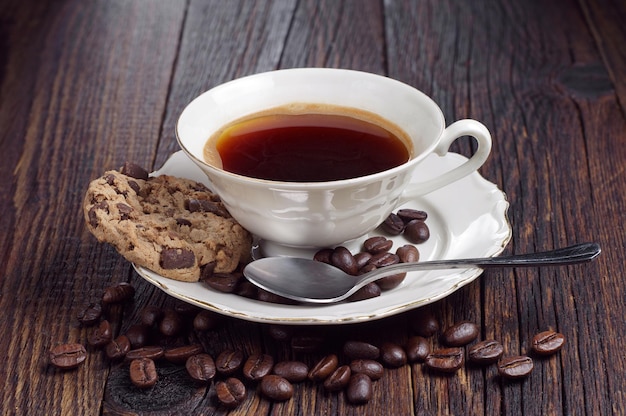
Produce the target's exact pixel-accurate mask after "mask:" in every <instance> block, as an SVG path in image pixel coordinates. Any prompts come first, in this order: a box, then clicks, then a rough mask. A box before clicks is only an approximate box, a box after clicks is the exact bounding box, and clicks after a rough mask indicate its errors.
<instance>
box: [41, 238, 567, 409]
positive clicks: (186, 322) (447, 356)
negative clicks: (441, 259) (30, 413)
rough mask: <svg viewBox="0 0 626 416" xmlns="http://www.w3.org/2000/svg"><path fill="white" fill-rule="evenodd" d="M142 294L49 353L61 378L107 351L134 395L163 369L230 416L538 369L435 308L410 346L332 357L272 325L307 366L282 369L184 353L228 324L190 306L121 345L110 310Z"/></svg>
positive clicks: (128, 295)
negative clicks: (416, 380)
mask: <svg viewBox="0 0 626 416" xmlns="http://www.w3.org/2000/svg"><path fill="white" fill-rule="evenodd" d="M376 241H377V243H378V242H379V241H380V240H376ZM134 293H135V290H134V288H133V287H132V286H131V285H129V284H126V283H121V284H118V285H115V286H111V287H109V288H107V289H106V290H105V292H104V294H103V296H102V299H101V302H99V303H97V302H94V303H91V304H89V305H87V306H86V307H85V309H84V310H82V311H81V312H80V313H79V314H78V319H79V321H80V323H81V324H82V325H83V326H85V327H87V332H88V333H87V337H86V338H87V346H85V345H83V344H81V343H68V344H60V345H56V346H54V347H52V348H51V349H50V352H49V362H50V364H51V365H52V366H54V367H56V368H58V369H61V370H71V369H75V368H77V367H79V366H80V365H81V364H82V363H83V362H84V361H85V359H86V358H87V355H88V350H102V351H104V355H105V357H106V358H107V359H108V360H110V361H111V362H117V363H120V364H121V365H123V366H127V368H128V377H129V379H130V381H131V383H132V384H133V385H134V386H136V387H137V388H140V389H149V388H152V387H154V386H155V385H157V383H159V366H160V365H161V364H160V363H161V362H167V363H169V364H168V365H175V366H180V367H181V368H184V369H185V370H186V372H187V374H188V376H189V378H190V380H194V381H195V382H196V383H203V384H206V385H210V383H213V388H214V390H215V394H216V397H217V400H218V401H219V403H220V404H221V405H222V406H224V407H225V408H234V407H236V406H239V405H240V404H241V403H242V402H243V401H244V400H245V399H246V397H247V391H248V390H249V389H252V390H254V391H256V392H258V393H259V394H260V395H262V396H263V397H265V398H267V399H268V400H271V401H277V402H278V401H285V400H289V399H290V398H291V397H292V396H293V395H294V384H296V383H308V384H312V385H313V386H316V385H321V386H323V389H324V390H325V391H326V392H328V393H330V394H336V393H338V392H343V393H344V397H345V398H346V400H347V401H348V402H349V403H350V404H353V405H362V404H365V403H367V402H368V401H370V400H371V398H372V396H373V395H374V389H375V384H376V382H377V380H379V379H380V378H382V377H383V375H384V372H385V371H392V370H393V369H396V368H400V367H403V366H405V365H422V366H424V367H425V369H427V372H433V373H448V374H450V373H455V372H457V371H458V370H459V369H461V368H463V366H464V365H465V363H466V361H468V362H470V363H471V364H472V365H471V366H470V367H468V368H469V369H471V368H472V367H476V366H485V365H496V366H497V369H498V374H499V376H500V377H501V378H502V379H503V380H504V379H506V380H516V379H522V378H524V377H526V376H528V375H529V374H530V372H531V371H532V370H533V366H534V364H533V359H532V358H531V357H530V355H505V354H504V353H505V349H504V347H503V345H502V344H501V343H500V342H498V341H496V340H480V341H478V337H479V333H480V331H479V328H478V327H477V325H476V324H474V323H472V322H469V321H461V322H457V323H455V324H454V325H452V326H450V327H447V328H443V329H441V328H440V323H439V320H438V318H437V317H436V316H435V315H434V313H432V311H431V310H430V309H429V308H422V309H418V310H416V311H413V312H411V313H410V314H409V322H410V336H409V337H408V339H407V340H406V342H405V343H403V344H399V343H395V342H391V341H382V342H381V343H380V344H374V343H371V342H368V341H364V340H360V339H342V340H340V341H339V342H340V343H339V344H337V343H336V341H337V340H336V337H334V336H331V337H330V338H332V339H333V342H334V343H335V344H334V345H335V347H334V348H335V350H334V351H333V350H327V349H323V348H321V347H322V346H323V345H326V346H328V344H327V341H328V338H329V337H326V336H325V335H324V334H325V332H324V331H325V328H323V327H321V328H318V329H319V330H318V331H311V330H310V327H306V328H299V327H297V326H289V325H286V326H285V325H267V326H265V328H266V329H267V334H268V335H269V336H270V337H271V338H272V339H274V340H275V341H277V342H280V343H283V344H284V345H286V346H287V347H288V348H290V349H291V351H292V352H293V353H294V354H295V355H294V356H298V357H302V358H303V359H302V360H293V359H290V360H282V361H278V360H276V359H275V357H273V356H272V355H270V354H267V353H262V352H257V353H251V354H248V355H246V354H245V353H244V351H243V350H241V349H230V348H226V349H224V350H222V351H220V352H219V353H216V354H213V355H212V354H209V353H208V352H207V350H206V349H205V347H207V348H211V346H210V345H203V344H202V343H201V342H200V341H192V342H188V343H184V344H182V345H181V344H180V342H178V341H177V342H171V340H172V339H174V338H176V339H178V340H180V339H186V340H192V339H196V340H197V339H198V337H194V336H193V334H198V333H209V331H214V330H218V329H219V328H220V327H221V323H222V321H223V320H224V318H223V317H222V316H220V315H218V314H216V313H213V312H211V311H207V310H201V309H198V308H196V307H194V306H192V305H189V304H186V303H183V302H180V303H178V304H176V307H174V308H165V309H162V308H159V307H156V306H152V305H148V306H145V307H143V308H142V309H141V310H140V311H139V313H138V315H137V319H138V322H137V323H136V324H133V325H131V326H129V327H128V328H127V329H126V330H125V331H124V333H122V334H119V335H118V336H116V337H114V335H113V331H112V326H111V324H110V323H109V321H108V320H107V319H106V315H107V311H108V310H109V308H110V307H111V306H112V305H115V304H118V303H122V302H127V301H129V300H131V299H132V298H133V296H134ZM328 331H331V328H328ZM348 337H349V336H348ZM564 342H565V338H564V337H563V335H562V334H560V333H558V332H555V331H552V330H547V331H543V332H540V333H538V334H536V335H535V336H534V337H533V339H532V342H531V351H530V353H531V354H534V355H536V356H539V357H545V356H549V355H552V354H555V353H557V352H558V351H560V350H561V348H562V347H563V345H564ZM321 351H323V352H324V353H323V355H322V356H321V358H318V359H314V360H313V361H311V362H312V363H313V364H312V365H307V364H306V362H305V361H310V359H312V358H313V357H319V356H318V354H319V353H320V352H321ZM466 357H467V358H466ZM314 388H315V387H314Z"/></svg>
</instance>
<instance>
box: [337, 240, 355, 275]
mask: <svg viewBox="0 0 626 416" xmlns="http://www.w3.org/2000/svg"><path fill="white" fill-rule="evenodd" d="M330 263H331V264H332V265H333V266H335V267H337V268H339V269H341V270H343V271H344V272H346V273H348V274H350V275H353V276H355V275H356V274H357V273H358V271H359V269H358V267H357V264H356V259H355V258H354V256H353V255H352V253H350V250H348V249H347V248H345V247H343V246H339V247H336V248H335V249H334V250H333V253H332V254H331V256H330Z"/></svg>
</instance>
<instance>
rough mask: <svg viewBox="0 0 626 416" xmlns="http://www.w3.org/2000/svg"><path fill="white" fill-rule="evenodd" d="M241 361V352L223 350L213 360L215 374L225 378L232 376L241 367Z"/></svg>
mask: <svg viewBox="0 0 626 416" xmlns="http://www.w3.org/2000/svg"><path fill="white" fill-rule="evenodd" d="M243 359H244V355H243V351H241V350H224V351H222V352H221V353H220V354H219V355H218V356H217V358H216V359H215V366H216V367H217V372H218V373H220V374H222V375H225V376H229V375H231V374H234V373H235V372H236V371H237V370H239V369H240V368H241V366H242V365H243Z"/></svg>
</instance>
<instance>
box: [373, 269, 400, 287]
mask: <svg viewBox="0 0 626 416" xmlns="http://www.w3.org/2000/svg"><path fill="white" fill-rule="evenodd" d="M405 278H406V273H398V274H392V275H391V276H385V277H383V278H381V279H378V280H377V281H376V284H377V285H378V287H379V288H380V290H391V289H394V288H396V287H398V286H400V283H402V282H404V279H405Z"/></svg>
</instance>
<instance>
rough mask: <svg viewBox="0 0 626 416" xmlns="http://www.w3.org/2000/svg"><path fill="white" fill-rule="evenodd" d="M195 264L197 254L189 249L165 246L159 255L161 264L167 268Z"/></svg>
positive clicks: (186, 266) (184, 267)
mask: <svg viewBox="0 0 626 416" xmlns="http://www.w3.org/2000/svg"><path fill="white" fill-rule="evenodd" d="M195 264H196V255H195V254H193V251H191V250H188V249H183V248H169V247H164V248H163V249H162V250H161V254H160V255H159V266H161V267H162V268H164V269H166V270H172V269H187V268H189V267H193V266H194V265H195Z"/></svg>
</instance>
